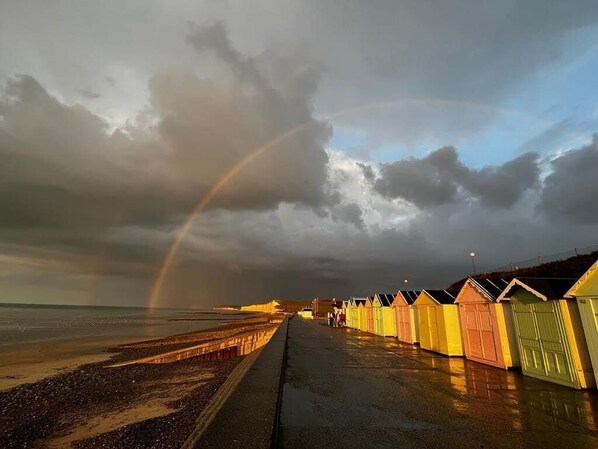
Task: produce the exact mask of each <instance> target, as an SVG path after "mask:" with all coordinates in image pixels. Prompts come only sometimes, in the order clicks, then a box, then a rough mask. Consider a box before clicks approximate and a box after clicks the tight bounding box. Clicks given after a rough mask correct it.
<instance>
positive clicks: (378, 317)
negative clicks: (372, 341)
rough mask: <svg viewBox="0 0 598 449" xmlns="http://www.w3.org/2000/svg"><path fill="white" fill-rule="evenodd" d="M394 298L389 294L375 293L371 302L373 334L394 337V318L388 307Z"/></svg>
mask: <svg viewBox="0 0 598 449" xmlns="http://www.w3.org/2000/svg"><path fill="white" fill-rule="evenodd" d="M393 301H394V296H393V295H392V294H390V293H376V294H375V295H374V298H373V300H372V308H373V310H374V333H375V334H376V335H380V336H382V337H394V336H396V333H397V331H396V327H395V318H394V315H393V309H392V307H391V306H390V305H391V304H392V302H393Z"/></svg>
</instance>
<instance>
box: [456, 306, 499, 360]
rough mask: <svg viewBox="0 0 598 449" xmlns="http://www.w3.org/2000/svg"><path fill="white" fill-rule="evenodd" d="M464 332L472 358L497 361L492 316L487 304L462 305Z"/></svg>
mask: <svg viewBox="0 0 598 449" xmlns="http://www.w3.org/2000/svg"><path fill="white" fill-rule="evenodd" d="M463 312H464V313H465V332H466V337H467V342H468V345H469V354H470V355H471V356H472V357H475V358H477V359H481V360H488V361H490V362H497V361H498V351H497V349H496V340H495V336H494V328H493V326H492V315H491V313H490V305H488V304H463Z"/></svg>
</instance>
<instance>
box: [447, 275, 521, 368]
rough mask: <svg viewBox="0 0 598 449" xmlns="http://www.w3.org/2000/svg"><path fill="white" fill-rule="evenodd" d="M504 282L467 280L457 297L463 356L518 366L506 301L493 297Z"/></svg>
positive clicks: (497, 293)
mask: <svg viewBox="0 0 598 449" xmlns="http://www.w3.org/2000/svg"><path fill="white" fill-rule="evenodd" d="M508 285H509V283H508V282H507V281H506V280H504V279H497V280H490V279H472V278H469V279H467V281H465V284H463V287H462V288H461V290H460V291H459V294H458V295H457V299H456V300H455V303H456V304H458V306H459V319H460V320H461V330H462V333H463V335H462V337H463V350H464V352H465V357H467V358H468V359H470V360H475V361H476V362H480V363H485V364H486V365H492V366H497V367H499V368H505V369H506V368H510V367H513V366H519V350H518V349H517V339H516V338H515V329H514V326H513V317H512V315H511V304H510V303H509V302H508V301H502V302H497V301H496V300H497V298H498V297H499V296H500V294H501V293H502V292H503V290H504V289H505V288H507V286H508Z"/></svg>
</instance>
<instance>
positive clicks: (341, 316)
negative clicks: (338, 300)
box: [326, 307, 347, 327]
mask: <svg viewBox="0 0 598 449" xmlns="http://www.w3.org/2000/svg"><path fill="white" fill-rule="evenodd" d="M326 318H327V319H328V324H329V325H330V326H332V327H345V326H346V325H347V317H346V316H345V313H344V312H343V310H342V309H337V308H336V307H335V308H334V311H333V312H328V314H327V317H326Z"/></svg>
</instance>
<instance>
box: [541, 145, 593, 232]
mask: <svg viewBox="0 0 598 449" xmlns="http://www.w3.org/2000/svg"><path fill="white" fill-rule="evenodd" d="M550 165H551V168H552V173H551V174H550V175H549V176H547V177H546V179H545V180H544V189H543V190H542V197H541V201H540V204H539V206H538V209H539V210H540V211H541V212H544V213H545V214H546V215H547V216H548V217H549V218H551V219H559V220H564V221H569V222H572V223H578V224H596V223H598V207H596V193H597V192H598V175H597V173H598V135H594V138H593V140H592V143H590V144H589V145H586V146H584V147H582V148H579V149H575V150H570V151H567V152H565V153H564V154H562V155H560V156H558V157H557V158H555V159H553V160H552V161H551V163H550Z"/></svg>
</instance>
